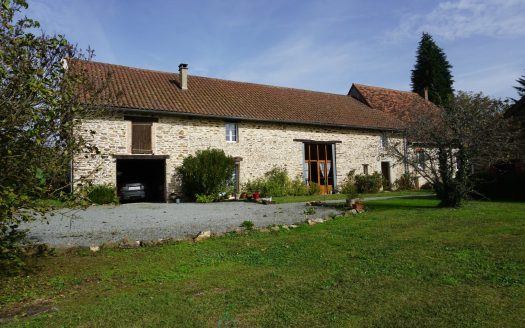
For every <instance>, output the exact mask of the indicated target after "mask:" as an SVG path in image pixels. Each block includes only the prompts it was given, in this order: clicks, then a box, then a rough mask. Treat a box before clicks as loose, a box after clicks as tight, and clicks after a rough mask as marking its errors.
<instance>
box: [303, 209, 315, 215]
mask: <svg viewBox="0 0 525 328" xmlns="http://www.w3.org/2000/svg"><path fill="white" fill-rule="evenodd" d="M315 212H316V210H315V208H314V207H307V208H305V209H304V214H306V215H312V214H315Z"/></svg>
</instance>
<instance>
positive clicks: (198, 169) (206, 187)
mask: <svg viewBox="0 0 525 328" xmlns="http://www.w3.org/2000/svg"><path fill="white" fill-rule="evenodd" d="M234 164H235V162H234V160H233V158H232V157H231V156H226V154H224V151H223V150H221V149H206V150H199V151H197V153H196V154H195V156H193V155H190V156H188V157H186V158H185V159H184V160H183V162H182V166H180V167H179V168H178V170H177V171H178V173H179V175H180V178H181V181H182V190H183V192H184V194H185V195H186V196H187V197H189V198H192V199H195V197H196V195H197V194H199V195H213V197H214V198H216V197H217V195H218V194H219V193H220V192H223V191H225V190H226V189H227V185H228V181H229V180H230V179H231V176H232V174H233V170H234Z"/></svg>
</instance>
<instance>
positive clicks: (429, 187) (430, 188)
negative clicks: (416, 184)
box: [420, 182, 434, 190]
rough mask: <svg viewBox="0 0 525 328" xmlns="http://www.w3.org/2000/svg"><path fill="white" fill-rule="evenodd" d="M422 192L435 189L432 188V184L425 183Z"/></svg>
mask: <svg viewBox="0 0 525 328" xmlns="http://www.w3.org/2000/svg"><path fill="white" fill-rule="evenodd" d="M420 189H422V190H432V189H434V186H432V184H431V183H430V182H425V183H423V185H422V186H421V188H420Z"/></svg>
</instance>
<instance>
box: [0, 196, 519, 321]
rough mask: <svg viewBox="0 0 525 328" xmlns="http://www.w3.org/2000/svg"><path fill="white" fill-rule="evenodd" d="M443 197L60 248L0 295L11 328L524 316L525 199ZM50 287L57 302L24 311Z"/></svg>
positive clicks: (1, 287)
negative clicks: (114, 244) (319, 218)
mask: <svg viewBox="0 0 525 328" xmlns="http://www.w3.org/2000/svg"><path fill="white" fill-rule="evenodd" d="M437 204H438V201H437V200H435V199H430V198H417V199H416V198H414V199H388V200H382V201H369V202H367V207H368V208H369V211H368V212H366V213H364V214H361V215H360V216H359V219H358V220H354V219H352V220H347V219H342V220H332V221H330V222H327V223H325V224H320V225H314V226H308V225H305V226H302V227H301V228H300V229H294V230H291V231H286V232H283V233H280V234H279V235H276V234H263V233H260V234H259V233H257V234H248V235H234V234H232V235H227V236H225V237H219V238H213V239H210V240H208V241H207V242H206V243H196V244H190V243H187V242H174V243H169V244H164V245H161V246H156V247H141V248H136V249H126V250H119V249H103V250H101V251H100V252H97V253H96V254H93V255H89V256H79V255H78V254H77V253H75V252H72V253H61V254H58V255H57V256H56V257H53V258H50V259H42V260H41V261H39V262H38V268H39V269H38V270H37V271H36V272H35V274H32V275H30V276H23V277H12V278H8V279H5V280H2V281H0V308H1V309H2V310H1V311H2V314H4V313H5V314H8V315H9V314H13V315H16V317H14V318H13V319H12V321H11V322H8V323H7V326H9V327H11V326H13V327H64V326H68V327H69V326H84V327H126V326H133V327H134V326H150V327H151V326H159V327H162V326H168V327H205V326H217V323H218V322H219V321H220V320H223V321H224V317H225V315H224V313H225V312H229V313H230V315H231V318H235V319H236V320H238V325H239V326H241V327H283V326H287V327H327V326H328V327H352V326H357V327H372V326H375V327H436V326H439V327H472V326H482V327H520V326H522V324H521V323H522V322H523V311H522V310H521V309H522V304H523V299H524V298H523V293H524V290H523V289H524V286H525V276H524V275H523V272H525V243H523V240H524V239H525V225H524V224H523V223H524V222H523V213H524V212H525V203H518V202H513V203H509V202H478V201H474V202H469V204H468V205H466V206H464V207H463V208H460V209H442V208H437V207H436V206H437ZM299 276H300V279H299V278H298V277H299ZM101 295H103V297H104V298H105V299H106V300H107V301H104V302H103V301H101V297H102V296H101ZM407 295H410V297H407ZM45 300H52V303H51V304H50V305H51V306H52V307H56V308H58V309H60V311H54V312H51V313H44V314H40V315H34V316H32V315H28V316H25V315H24V313H26V312H27V311H29V310H30V309H34V308H36V309H38V308H39V307H40V308H41V307H42V304H43V305H44V306H46V305H47V304H48V303H42V302H43V301H45ZM472 300H476V302H473V301H472ZM79 304H82V306H79ZM305 309H310V310H311V311H305ZM349 313H353V314H354V313H356V314H357V315H348V314H349ZM254 314H256V315H254ZM3 318H5V316H3ZM8 318H9V317H8Z"/></svg>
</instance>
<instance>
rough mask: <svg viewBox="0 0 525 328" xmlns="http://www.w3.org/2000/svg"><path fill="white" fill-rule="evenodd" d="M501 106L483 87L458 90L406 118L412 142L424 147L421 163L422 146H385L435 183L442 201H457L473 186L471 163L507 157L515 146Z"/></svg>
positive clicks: (482, 163) (454, 204) (488, 163)
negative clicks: (438, 106)
mask: <svg viewBox="0 0 525 328" xmlns="http://www.w3.org/2000/svg"><path fill="white" fill-rule="evenodd" d="M505 109H506V106H505V105H504V103H503V102H501V101H500V100H496V99H491V98H489V97H487V96H484V95H483V94H481V93H478V94H474V93H466V92H458V94H457V95H456V96H455V97H454V98H452V99H451V101H450V102H449V104H448V107H447V108H444V109H442V110H440V111H439V112H428V113H420V114H419V115H418V116H414V117H413V118H412V120H411V121H410V122H407V123H408V124H407V130H406V135H407V138H408V140H412V141H413V143H412V147H415V146H417V147H419V148H421V147H424V148H422V149H424V154H425V165H423V166H422V165H420V151H409V152H407V154H406V156H405V154H404V152H402V151H400V150H399V149H396V147H389V152H390V154H391V155H392V156H394V157H397V158H398V159H399V160H404V161H406V163H407V164H408V165H409V166H411V167H412V169H413V170H414V171H415V172H417V174H418V175H420V176H422V177H423V178H425V179H426V180H427V181H429V182H430V183H431V184H432V185H433V188H434V191H435V192H436V194H437V195H438V197H439V199H440V200H441V206H447V207H457V206H460V205H461V203H462V201H463V200H464V199H466V198H467V196H468V195H469V194H470V193H472V192H473V191H475V188H474V184H473V179H472V174H473V171H475V170H473V167H474V168H475V169H476V170H482V169H485V168H488V167H491V166H492V165H494V164H496V163H500V162H508V161H509V159H510V158H512V156H513V155H514V153H515V152H516V150H517V147H518V144H517V141H518V140H519V139H518V138H517V136H518V133H519V130H518V129H516V128H515V126H514V123H513V122H512V121H511V120H506V119H505V118H504V117H503V113H504V111H505Z"/></svg>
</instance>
